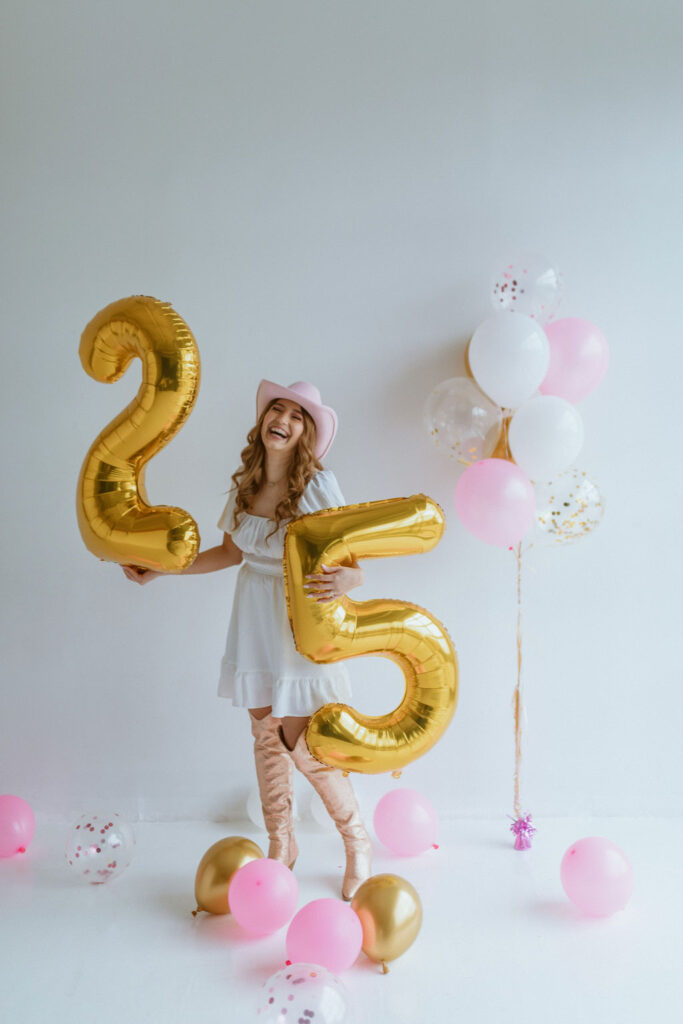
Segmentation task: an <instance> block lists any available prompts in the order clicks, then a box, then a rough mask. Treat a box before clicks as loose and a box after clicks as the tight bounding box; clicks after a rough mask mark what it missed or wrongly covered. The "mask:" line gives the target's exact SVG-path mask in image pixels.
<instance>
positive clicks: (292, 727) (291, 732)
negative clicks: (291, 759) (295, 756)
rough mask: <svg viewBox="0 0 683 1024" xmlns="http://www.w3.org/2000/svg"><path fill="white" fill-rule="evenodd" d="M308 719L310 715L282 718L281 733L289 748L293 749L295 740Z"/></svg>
mask: <svg viewBox="0 0 683 1024" xmlns="http://www.w3.org/2000/svg"><path fill="white" fill-rule="evenodd" d="M310 720H311V719H310V717H304V718H293V717H290V718H283V719H282V735H283V737H284V741H285V746H286V747H288V748H289V749H290V750H294V747H295V746H296V741H297V740H298V739H299V736H300V735H301V733H302V732H303V731H304V729H305V728H306V726H307V725H308V723H309V722H310Z"/></svg>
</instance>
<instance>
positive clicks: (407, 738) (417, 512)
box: [284, 494, 458, 774]
mask: <svg viewBox="0 0 683 1024" xmlns="http://www.w3.org/2000/svg"><path fill="white" fill-rule="evenodd" d="M444 526H445V522H444V514H443V512H442V510H441V509H440V508H439V506H438V505H437V504H435V503H434V502H433V501H432V500H431V499H430V498H428V497H426V496H425V495H424V494H418V495H416V496H414V497H412V498H391V499H389V500H388V501H371V502H367V503H365V504H362V505H346V506H344V507H342V508H336V509H324V510H323V511H321V512H314V513H312V514H311V515H306V516H302V517H301V518H299V519H295V520H293V521H292V522H291V523H290V524H289V526H288V528H287V536H286V539H285V555H284V571H285V592H286V595H287V609H288V613H289V619H290V623H291V626H292V632H293V634H294V640H295V643H296V647H297V649H298V650H299V651H300V653H301V654H303V655H305V656H306V657H307V658H310V659H311V660H312V661H315V662H318V663H322V664H324V663H327V662H334V661H340V660H341V659H343V658H355V657H359V656H361V655H364V654H375V655H380V656H382V657H385V658H390V659H391V660H392V661H395V662H396V664H397V665H399V666H400V668H401V669H402V671H403V674H404V676H405V694H404V697H403V700H402V701H401V703H400V704H399V705H398V707H397V708H395V709H394V710H393V711H390V712H389V713H388V714H386V715H380V716H377V717H371V716H368V715H361V714H359V713H358V712H357V711H355V710H354V709H353V708H350V707H348V705H346V704H326V705H325V706H324V707H322V708H320V710H319V711H316V713H315V714H314V715H313V717H312V719H311V721H310V723H309V725H308V730H307V733H306V741H307V743H308V746H309V749H310V751H311V753H312V754H313V756H314V757H316V758H317V759H318V760H319V761H322V762H323V763H324V764H329V765H332V766H333V767H335V768H341V769H342V770H343V771H354V772H364V773H366V774H377V773H379V772H394V771H398V770H400V769H401V768H404V767H405V765H407V764H409V763H410V762H411V761H414V760H416V758H418V757H421V756H422V754H425V753H426V752H427V751H428V750H429V749H430V748H431V747H433V746H434V744H435V743H436V742H437V740H438V739H439V738H440V737H441V736H442V735H443V733H444V731H445V730H446V727H447V726H448V723H449V722H450V720H451V718H452V717H453V712H454V711H455V704H456V699H457V688H458V671H457V662H456V656H455V651H454V649H453V645H452V643H451V641H450V638H449V636H448V634H447V632H446V630H445V628H444V627H443V626H442V625H441V623H439V622H437V620H436V619H435V618H434V617H433V616H432V615H430V613H429V612H428V611H426V610H425V609H424V608H420V607H419V606H418V605H414V604H408V603H406V602H403V601H391V600H384V599H383V600H375V601H352V600H350V598H348V597H341V598H338V599H337V600H334V601H327V602H325V603H318V602H317V601H315V600H312V599H310V598H308V597H307V596H306V593H305V592H304V587H303V584H304V581H305V577H306V576H307V575H308V574H310V573H315V574H317V573H321V571H322V570H321V566H322V565H323V564H324V565H349V564H351V563H352V562H354V561H355V559H356V558H382V557H384V558H388V557H392V556H396V555H409V554H413V553H421V552H424V551H429V550H430V548H433V547H435V546H436V545H437V544H438V543H439V540H440V539H441V536H442V534H443V531H444Z"/></svg>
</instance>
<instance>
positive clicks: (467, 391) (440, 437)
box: [424, 377, 502, 465]
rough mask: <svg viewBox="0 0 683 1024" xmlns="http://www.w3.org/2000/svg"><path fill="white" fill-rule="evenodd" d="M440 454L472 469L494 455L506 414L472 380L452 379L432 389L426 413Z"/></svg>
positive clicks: (429, 428) (431, 435)
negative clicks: (481, 460) (475, 463)
mask: <svg viewBox="0 0 683 1024" xmlns="http://www.w3.org/2000/svg"><path fill="white" fill-rule="evenodd" d="M424 422H425V426H426V427H427V432H428V433H429V436H430V438H431V439H432V441H433V443H434V445H435V447H436V450H437V451H438V452H440V453H441V454H442V455H445V456H447V457H449V458H451V459H457V460H458V461H459V462H464V463H465V464H466V465H470V464H471V463H472V462H476V461H477V459H485V458H488V456H489V455H490V454H491V452H492V451H493V449H494V448H495V446H496V442H497V440H498V438H499V436H500V430H501V423H502V413H501V410H500V409H499V407H498V406H497V405H494V404H493V402H492V401H491V400H490V399H489V398H487V397H486V395H485V394H484V393H483V391H480V390H479V388H478V387H477V385H476V384H475V383H474V381H472V380H470V379H469V378H468V377H451V378H450V379H449V380H444V381H441V383H440V384H437V386H436V387H435V388H433V389H432V391H431V393H430V395H429V397H428V399H427V402H426V404H425V410H424Z"/></svg>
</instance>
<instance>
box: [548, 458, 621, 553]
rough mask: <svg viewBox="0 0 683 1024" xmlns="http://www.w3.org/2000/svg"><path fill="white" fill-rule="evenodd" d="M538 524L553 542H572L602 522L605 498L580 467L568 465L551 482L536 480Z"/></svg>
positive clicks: (550, 541) (549, 540) (584, 535)
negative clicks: (542, 482)
mask: <svg viewBox="0 0 683 1024" xmlns="http://www.w3.org/2000/svg"><path fill="white" fill-rule="evenodd" d="M534 490H535V492H536V528H537V536H540V537H541V538H543V539H544V540H546V541H547V542H548V543H550V544H564V545H566V544H573V543H574V542H575V541H578V540H582V538H584V537H587V536H588V535H589V534H590V533H592V532H593V530H595V529H596V527H597V526H599V525H600V522H601V520H602V517H603V515H604V514H605V500H604V498H603V496H602V494H601V493H600V490H599V488H598V487H597V485H596V484H594V483H593V481H592V480H590V479H589V478H588V477H587V476H586V473H585V472H584V471H583V470H580V469H568V470H565V472H564V473H560V474H559V475H558V476H557V477H555V479H554V480H551V481H550V483H545V484H536V486H535V488H534Z"/></svg>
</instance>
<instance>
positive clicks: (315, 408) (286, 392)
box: [256, 380, 337, 459]
mask: <svg viewBox="0 0 683 1024" xmlns="http://www.w3.org/2000/svg"><path fill="white" fill-rule="evenodd" d="M275 398H288V399H289V400H290V402H296V403H297V405H300V406H301V408H302V409H305V410H306V412H307V413H310V415H311V416H312V418H313V422H314V423H315V432H316V444H315V455H316V458H318V459H322V458H323V457H324V456H325V455H327V453H328V451H329V450H330V446H331V444H332V442H333V441H334V435H335V434H336V433H337V414H336V412H335V411H334V409H330V407H329V405H323V404H322V402H321V401H320V392H319V391H318V389H317V387H315V385H314V384H309V383H308V381H305V380H298V381H297V382H296V384H290V385H289V387H288V388H283V387H282V385H280V384H274V383H273V381H272V380H262V381H261V383H260V384H259V386H258V391H257V392H256V418H257V419H258V417H259V416H260V415H261V413H262V412H263V410H264V409H265V408H266V406H267V405H268V404H269V403H270V402H272V401H273V399H275Z"/></svg>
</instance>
